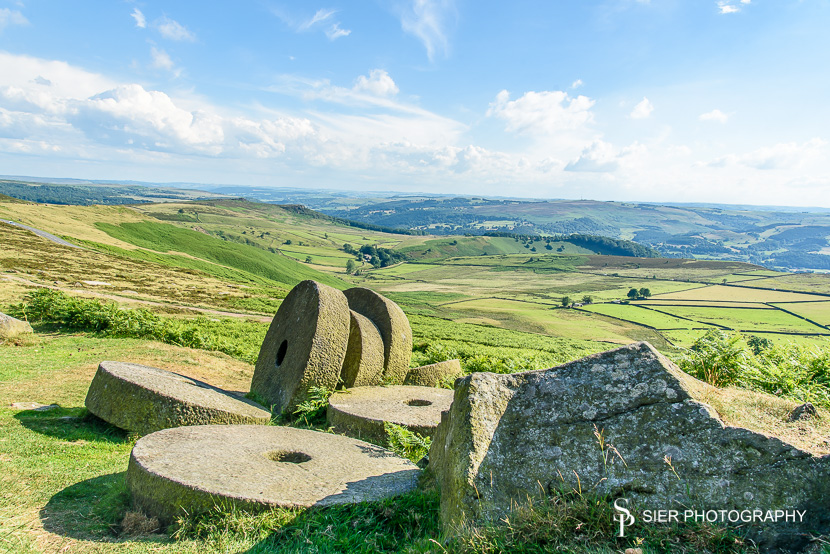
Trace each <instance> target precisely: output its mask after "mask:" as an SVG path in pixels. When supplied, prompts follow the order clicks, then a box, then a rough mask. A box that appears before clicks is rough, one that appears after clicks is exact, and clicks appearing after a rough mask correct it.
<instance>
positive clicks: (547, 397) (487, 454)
mask: <svg viewBox="0 0 830 554" xmlns="http://www.w3.org/2000/svg"><path fill="white" fill-rule="evenodd" d="M706 386H707V385H704V384H703V383H701V382H700V381H697V380H695V379H693V378H692V377H690V376H688V375H686V374H685V373H683V372H682V371H680V370H679V369H678V368H677V367H676V366H674V365H673V364H672V363H671V362H670V361H669V360H667V359H666V358H664V357H663V356H662V355H660V354H659V353H658V352H657V351H655V350H654V349H653V348H652V347H651V346H650V345H649V344H648V343H638V344H633V345H629V346H626V347H623V348H619V349H616V350H611V351H608V352H604V353H601V354H596V355H593V356H589V357H587V358H583V359H581V360H577V361H574V362H571V363H568V364H565V365H562V366H559V367H555V368H552V369H547V370H541V371H530V372H526V373H518V374H512V375H495V374H491V373H475V374H472V375H469V376H467V377H464V378H463V379H460V380H459V381H458V382H457V383H456V389H455V396H454V400H453V404H452V407H451V408H450V410H449V411H448V412H445V413H444V414H442V421H441V424H440V425H439V427H438V431H437V433H436V436H435V438H434V441H433V444H432V448H431V450H430V468H431V471H432V472H433V473H434V475H435V477H436V480H437V483H438V484H439V487H440V489H441V517H442V521H443V523H444V525H445V526H446V527H447V528H448V529H455V528H459V527H460V526H462V525H464V524H467V523H473V524H475V523H478V522H498V521H499V520H500V519H501V518H504V517H506V516H508V515H509V512H510V510H511V507H512V506H516V505H517V504H521V503H525V502H527V501H528V500H529V499H533V498H538V497H539V496H540V495H546V494H550V493H551V492H552V491H555V490H557V489H564V490H572V489H576V490H583V491H589V490H590V491H593V493H596V494H598V495H600V496H607V498H624V499H627V500H628V501H629V503H630V504H629V505H630V508H629V509H631V510H632V513H634V514H635V517H636V514H637V513H638V510H646V509H667V510H668V509H675V510H679V511H681V513H682V512H683V511H685V510H687V509H692V510H740V511H743V510H763V511H767V510H782V511H792V510H799V511H800V512H802V513H803V516H802V518H803V521H797V522H795V523H793V522H786V521H778V522H776V523H769V522H757V521H753V522H752V523H750V524H748V526H747V529H748V531H749V532H750V535H751V536H752V537H754V538H755V539H756V540H758V541H759V543H760V544H761V546H762V547H763V548H764V549H767V550H773V549H776V548H779V547H781V548H797V547H798V546H799V544H803V543H804V540H805V533H806V532H808V531H811V532H824V533H826V532H828V530H830V458H828V457H823V458H820V457H816V456H813V455H811V454H809V453H807V452H804V451H802V450H799V449H797V448H795V447H793V446H791V445H789V444H787V443H785V442H783V441H781V440H779V439H777V438H775V437H770V436H765V435H761V434H759V433H755V432H752V431H749V430H746V429H742V428H736V427H728V426H725V425H724V424H723V422H722V421H721V420H720V418H719V417H718V415H717V414H716V413H715V412H714V411H713V410H712V409H711V408H709V407H708V406H707V405H706V404H704V403H702V402H700V401H698V400H696V397H699V396H700V393H701V392H702V391H703V390H704V389H705V387H706Z"/></svg>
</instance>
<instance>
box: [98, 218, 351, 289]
mask: <svg viewBox="0 0 830 554" xmlns="http://www.w3.org/2000/svg"><path fill="white" fill-rule="evenodd" d="M95 225H96V227H98V228H99V229H101V230H103V231H105V232H106V233H108V234H109V235H110V236H112V237H114V238H117V239H119V240H123V241H124V242H129V243H130V244H134V245H136V246H140V247H142V248H147V249H150V250H155V251H157V252H180V253H183V254H188V255H190V256H195V257H197V258H202V259H204V260H208V261H210V262H214V263H217V264H220V265H224V266H229V267H232V268H235V269H239V270H242V271H246V272H248V273H251V274H253V275H259V276H261V277H266V278H268V279H271V280H273V281H276V282H279V283H284V284H286V285H288V286H293V285H295V284H297V283H299V282H300V281H303V280H305V279H314V280H315V281H319V282H321V283H325V284H327V285H330V286H333V287H337V288H346V286H347V285H346V283H344V282H343V281H341V280H340V279H337V278H336V277H332V276H330V275H327V274H325V273H322V272H320V271H317V270H315V269H312V268H309V267H306V266H304V265H303V264H301V263H299V262H296V261H294V260H292V259H290V258H288V257H286V256H281V255H278V254H273V253H270V252H267V251H265V250H261V249H259V248H256V247H254V246H249V245H247V244H236V243H229V242H226V241H223V240H221V239H217V238H214V237H211V236H208V235H205V234H203V233H199V232H197V231H191V230H189V229H182V228H180V227H175V226H173V225H168V224H165V223H154V222H139V223H122V224H121V225H113V224H111V223H102V222H99V223H96V224H95Z"/></svg>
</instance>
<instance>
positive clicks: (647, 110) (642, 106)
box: [630, 96, 654, 119]
mask: <svg viewBox="0 0 830 554" xmlns="http://www.w3.org/2000/svg"><path fill="white" fill-rule="evenodd" d="M653 111H654V106H653V105H652V103H651V101H650V100H649V99H648V98H646V97H645V96H644V97H643V99H642V100H641V101H640V102H639V103H638V104H637V105H636V106H634V109H633V110H631V114H630V117H631V119H646V118H647V117H649V116H650V115H651V112H653Z"/></svg>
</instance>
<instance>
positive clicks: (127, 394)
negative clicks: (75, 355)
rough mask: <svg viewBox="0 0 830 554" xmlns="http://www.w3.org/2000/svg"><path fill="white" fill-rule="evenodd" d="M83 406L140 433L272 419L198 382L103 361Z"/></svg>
mask: <svg viewBox="0 0 830 554" xmlns="http://www.w3.org/2000/svg"><path fill="white" fill-rule="evenodd" d="M84 403H85V404H86V407H87V409H88V410H89V411H90V412H92V413H93V414H95V415H96V416H98V417H100V418H101V419H103V420H104V421H107V422H108V423H111V424H112V425H115V426H116V427H120V428H121V429H126V430H128V431H132V432H135V433H139V434H142V435H146V434H147V433H152V432H154V431H158V430H160V429H167V428H169V427H181V426H183V425H204V424H208V423H213V424H225V423H251V424H260V425H265V424H267V423H268V422H269V421H270V420H271V414H270V413H269V412H268V411H267V410H264V409H263V408H262V407H261V406H259V405H258V404H255V403H254V402H251V401H250V400H246V399H244V398H239V397H237V396H233V395H231V394H230V393H228V392H227V391H224V390H222V389H219V388H216V387H213V386H211V385H208V384H207V383H203V382H202V381H197V380H196V379H191V378H189V377H185V376H183V375H179V374H178V373H173V372H172V371H166V370H164V369H158V368H155V367H149V366H145V365H139V364H130V363H123V362H101V364H100V365H99V366H98V371H97V372H96V373H95V377H93V378H92V383H91V384H90V385H89V391H88V392H87V395H86V400H85V402H84Z"/></svg>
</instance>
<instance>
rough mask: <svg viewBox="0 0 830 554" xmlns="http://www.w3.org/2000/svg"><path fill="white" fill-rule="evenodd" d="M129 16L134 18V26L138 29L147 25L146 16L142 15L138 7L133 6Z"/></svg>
mask: <svg viewBox="0 0 830 554" xmlns="http://www.w3.org/2000/svg"><path fill="white" fill-rule="evenodd" d="M130 17H132V18H133V19H135V26H136V27H138V28H139V29H144V28H145V27H147V18H145V17H144V14H143V13H141V10H139V9H138V8H133V13H131V14H130Z"/></svg>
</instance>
